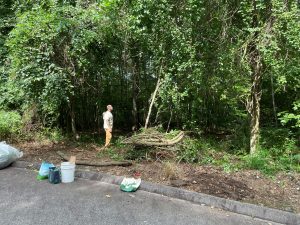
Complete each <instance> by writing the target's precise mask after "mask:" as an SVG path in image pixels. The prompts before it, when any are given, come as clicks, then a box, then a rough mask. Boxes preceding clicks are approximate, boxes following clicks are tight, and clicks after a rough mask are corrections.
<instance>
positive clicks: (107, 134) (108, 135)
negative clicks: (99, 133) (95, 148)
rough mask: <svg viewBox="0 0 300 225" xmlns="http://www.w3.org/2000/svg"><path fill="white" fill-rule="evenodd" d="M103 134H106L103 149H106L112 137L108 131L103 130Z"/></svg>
mask: <svg viewBox="0 0 300 225" xmlns="http://www.w3.org/2000/svg"><path fill="white" fill-rule="evenodd" d="M105 134H106V138H105V147H107V146H108V145H109V144H110V140H111V137H112V134H111V132H110V129H105Z"/></svg>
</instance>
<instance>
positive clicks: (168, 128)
mask: <svg viewBox="0 0 300 225" xmlns="http://www.w3.org/2000/svg"><path fill="white" fill-rule="evenodd" d="M172 116H173V110H172V109H171V115H170V119H169V122H168V127H167V131H166V132H167V133H168V132H169V130H170V124H171V121H172Z"/></svg>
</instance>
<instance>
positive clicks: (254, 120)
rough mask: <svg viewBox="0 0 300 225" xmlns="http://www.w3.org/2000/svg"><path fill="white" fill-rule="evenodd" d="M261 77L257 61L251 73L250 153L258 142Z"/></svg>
mask: <svg viewBox="0 0 300 225" xmlns="http://www.w3.org/2000/svg"><path fill="white" fill-rule="evenodd" d="M261 78H262V77H261V65H260V62H259V61H258V62H257V65H256V67H255V72H254V74H253V81H252V88H251V97H250V105H251V107H250V116H251V122H250V154H254V153H256V151H257V148H258V144H259V119H260V99H261Z"/></svg>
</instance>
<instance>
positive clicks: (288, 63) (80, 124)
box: [0, 0, 300, 171]
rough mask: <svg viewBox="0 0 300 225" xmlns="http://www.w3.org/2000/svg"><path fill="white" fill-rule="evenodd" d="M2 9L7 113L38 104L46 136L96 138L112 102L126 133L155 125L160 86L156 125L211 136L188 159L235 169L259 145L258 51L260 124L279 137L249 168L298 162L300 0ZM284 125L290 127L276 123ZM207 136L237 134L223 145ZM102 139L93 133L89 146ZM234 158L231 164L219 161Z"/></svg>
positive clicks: (49, 3) (48, 1) (0, 98)
mask: <svg viewBox="0 0 300 225" xmlns="http://www.w3.org/2000/svg"><path fill="white" fill-rule="evenodd" d="M254 2H255V3H257V4H256V5H255V6H254V5H253V3H254ZM0 3H1V4H0V93H1V95H0V108H1V109H3V110H16V111H18V112H20V113H22V114H25V117H26V111H25V110H26V109H28V108H30V107H31V106H32V105H34V106H35V107H36V114H37V116H36V118H38V119H37V120H38V121H37V120H36V121H33V122H36V123H38V124H42V125H43V126H44V127H46V129H48V128H49V129H50V127H51V129H53V128H54V129H56V128H57V127H60V128H63V129H64V130H71V127H72V125H73V126H75V127H76V128H77V129H78V130H79V131H83V132H85V131H90V130H96V129H99V128H100V127H101V126H102V117H101V115H102V112H103V111H104V110H105V106H106V105H107V104H113V105H114V107H115V114H114V118H115V121H116V123H115V127H119V128H121V129H124V128H126V129H128V130H129V129H131V128H132V126H135V127H137V128H139V127H140V126H143V124H144V122H145V121H144V120H145V117H146V115H147V111H148V107H149V98H150V97H151V94H152V92H153V90H154V87H155V83H156V81H157V79H160V80H161V86H160V88H159V90H158V94H157V97H156V99H155V103H154V108H153V111H152V115H151V118H150V123H151V122H153V123H152V125H158V124H161V125H162V126H161V129H162V130H164V131H165V128H166V127H167V126H168V128H170V129H173V130H172V131H171V132H170V133H169V134H168V135H167V136H168V137H169V138H172V137H174V136H176V134H177V132H178V130H181V129H185V130H192V131H194V132H197V133H200V132H202V133H204V134H205V135H206V136H204V138H199V139H198V140H196V139H187V140H185V143H184V144H183V147H182V148H181V149H180V150H179V151H178V160H179V161H186V162H200V163H212V164H218V165H223V167H224V169H225V170H226V171H231V170H232V169H234V167H231V160H230V154H232V155H240V154H246V153H247V152H248V149H249V137H250V132H249V118H250V117H251V115H250V116H249V112H248V111H249V107H250V105H251V104H250V103H251V102H249V96H250V93H251V91H253V87H254V86H253V83H252V82H253V79H252V75H253V63H252V61H253V60H252V61H251V57H252V58H253V55H255V54H254V52H255V53H256V54H257V55H259V62H260V64H261V70H260V71H259V72H260V75H261V79H262V82H261V84H259V85H258V86H259V88H260V89H261V90H259V91H258V92H259V93H262V98H261V119H260V122H261V124H262V126H263V127H268V129H262V132H261V149H262V150H261V151H262V153H258V154H261V155H258V156H253V158H245V160H244V161H245V162H246V165H248V167H249V168H264V167H266V166H267V163H268V162H269V161H270V162H274V168H273V169H270V171H273V170H274V171H275V170H277V169H283V170H286V169H288V168H294V166H295V165H296V164H295V159H294V158H295V157H296V158H297V157H298V156H297V153H296V152H297V143H296V142H295V141H294V139H295V136H296V135H299V134H298V133H297V132H298V131H297V130H298V128H299V127H300V125H299V121H300V117H299V108H300V103H299V93H300V91H299V88H300V78H299V73H300V66H299V59H300V54H299V49H300V41H299V33H300V23H299V5H298V3H297V2H296V1H293V2H289V1H278V0H271V1H252V2H251V1H246V0H242V1H223V2H220V1H216V0H212V1H199V0H189V1H187V0H183V1H179V0H177V1H169V0H158V1H120V0H103V1H73V0H66V1H56V0H38V1H34V0H20V1H10V0H8V1H4V0H0ZM255 20H256V22H254V21H255ZM259 93H258V94H259ZM247 110H248V111H247ZM24 111H25V112H24ZM135 114H136V115H135ZM133 115H135V117H136V118H135V120H133V118H134V116H133ZM277 116H278V118H277ZM71 117H72V118H71ZM279 121H280V122H281V124H282V125H283V126H284V127H285V128H287V129H283V128H282V127H281V126H277V127H275V126H274V125H276V124H277V122H279ZM154 123H155V124H154ZM272 126H274V129H269V127H272ZM51 129H50V130H51ZM50 130H49V133H51V131H50ZM46 133H47V132H46ZM207 134H213V135H214V136H215V137H217V136H220V134H221V135H223V136H226V137H225V138H224V139H223V140H222V141H220V140H217V141H216V140H212V139H211V138H208V136H207ZM49 135H50V137H51V134H49ZM46 136H47V135H46ZM59 136H60V134H58V133H57V134H55V135H54V136H53V137H51V138H53V139H60V137H59ZM90 140H91V139H90V137H88V136H85V135H81V139H80V141H81V142H86V141H90ZM92 141H94V142H97V141H98V140H97V138H95V137H93V138H92ZM115 145H117V146H119V147H120V148H122V147H123V146H121V144H120V143H115ZM222 148H223V149H222ZM220 149H221V150H220ZM222 151H223V152H226V154H225V155H224V157H225V158H224V157H223V156H222V157H220V156H219V153H220V152H222ZM148 153H149V149H148V150H144V149H142V150H132V151H131V150H129V151H128V154H127V156H128V157H129V158H147V154H148ZM111 155H114V153H111ZM296 161H297V160H296ZM278 165H281V166H278ZM283 165H288V166H286V167H284V166H283ZM271 167H272V165H271ZM263 170H265V169H263ZM266 170H267V168H266Z"/></svg>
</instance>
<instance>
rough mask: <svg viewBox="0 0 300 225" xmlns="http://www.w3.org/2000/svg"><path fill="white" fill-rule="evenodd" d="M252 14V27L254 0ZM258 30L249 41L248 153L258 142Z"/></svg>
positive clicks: (259, 62)
mask: <svg viewBox="0 0 300 225" xmlns="http://www.w3.org/2000/svg"><path fill="white" fill-rule="evenodd" d="M252 6H253V11H252V13H253V16H252V27H253V28H257V27H258V11H257V8H256V0H253V1H252ZM258 35H259V34H258V32H257V31H256V32H255V33H254V38H253V40H252V42H251V43H250V46H249V47H250V48H249V49H250V52H249V56H250V66H251V73H252V74H251V81H252V86H251V92H250V100H249V102H248V107H247V108H248V112H249V114H250V117H251V121H250V154H255V153H256V152H257V148H258V144H259V120H260V99H261V92H262V90H261V81H262V70H261V67H262V65H261V56H260V53H259V50H258V46H257V43H256V42H257V39H258Z"/></svg>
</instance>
